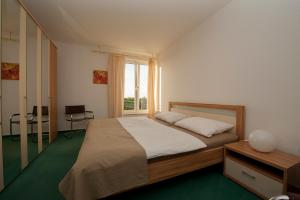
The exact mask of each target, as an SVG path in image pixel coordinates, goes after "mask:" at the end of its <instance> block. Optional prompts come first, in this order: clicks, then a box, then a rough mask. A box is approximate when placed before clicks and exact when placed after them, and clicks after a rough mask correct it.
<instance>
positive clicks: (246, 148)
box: [225, 141, 300, 170]
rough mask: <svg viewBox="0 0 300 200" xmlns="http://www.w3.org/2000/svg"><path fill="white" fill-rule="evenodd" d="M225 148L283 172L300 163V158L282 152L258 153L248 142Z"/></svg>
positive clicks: (229, 145)
mask: <svg viewBox="0 0 300 200" xmlns="http://www.w3.org/2000/svg"><path fill="white" fill-rule="evenodd" d="M225 148H226V149H229V150H232V151H235V152H237V153H240V154H242V155H245V156H248V157H250V158H253V159H255V160H258V161H260V162H263V163H265V164H269V165H272V166H273V167H276V168H278V169H281V170H286V169H289V168H290V167H292V166H294V165H296V164H299V163H300V157H298V156H294V155H291V154H288V153H284V152H282V151H278V150H275V151H273V152H270V153H262V152H258V151H256V150H254V149H253V148H251V147H250V145H249V144H248V142H247V141H239V142H235V143H231V144H226V145H225Z"/></svg>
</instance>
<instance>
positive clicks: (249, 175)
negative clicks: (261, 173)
mask: <svg viewBox="0 0 300 200" xmlns="http://www.w3.org/2000/svg"><path fill="white" fill-rule="evenodd" d="M242 174H243V175H245V176H247V177H248V178H251V179H252V180H255V179H256V177H255V176H253V175H251V174H249V173H247V172H245V171H242Z"/></svg>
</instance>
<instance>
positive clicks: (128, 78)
mask: <svg viewBox="0 0 300 200" xmlns="http://www.w3.org/2000/svg"><path fill="white" fill-rule="evenodd" d="M147 96H148V65H147V61H138V60H128V61H127V63H126V65H125V83H124V112H125V113H146V112H147Z"/></svg>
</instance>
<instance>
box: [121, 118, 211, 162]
mask: <svg viewBox="0 0 300 200" xmlns="http://www.w3.org/2000/svg"><path fill="white" fill-rule="evenodd" d="M117 120H118V121H119V123H120V124H121V125H122V127H123V128H124V129H125V130H126V131H127V132H128V133H129V134H130V135H131V136H132V137H133V138H134V139H135V140H136V141H137V142H138V143H139V144H140V145H141V146H142V147H143V148H144V150H145V152H146V155H147V159H153V158H157V157H161V156H167V155H174V154H178V153H185V152H190V151H194V150H198V149H202V148H205V147H206V144H205V143H203V142H202V141H201V140H199V139H198V138H195V137H194V136H192V135H190V134H186V133H185V132H183V131H181V130H177V129H174V128H172V127H168V126H165V125H163V124H161V123H158V122H157V121H154V120H152V119H149V118H148V117H122V118H118V119H117Z"/></svg>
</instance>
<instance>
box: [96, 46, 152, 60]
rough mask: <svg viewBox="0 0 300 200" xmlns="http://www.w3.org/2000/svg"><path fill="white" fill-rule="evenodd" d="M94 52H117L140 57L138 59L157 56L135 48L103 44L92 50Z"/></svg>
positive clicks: (131, 56)
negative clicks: (120, 47) (134, 49)
mask: <svg viewBox="0 0 300 200" xmlns="http://www.w3.org/2000/svg"><path fill="white" fill-rule="evenodd" d="M92 52H95V53H103V54H117V55H123V56H127V57H130V58H138V59H146V60H148V59H149V58H156V56H155V55H154V54H150V53H143V52H141V53H140V52H137V51H133V50H126V49H119V48H114V47H109V46H101V45H99V46H98V49H96V50H92Z"/></svg>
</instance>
